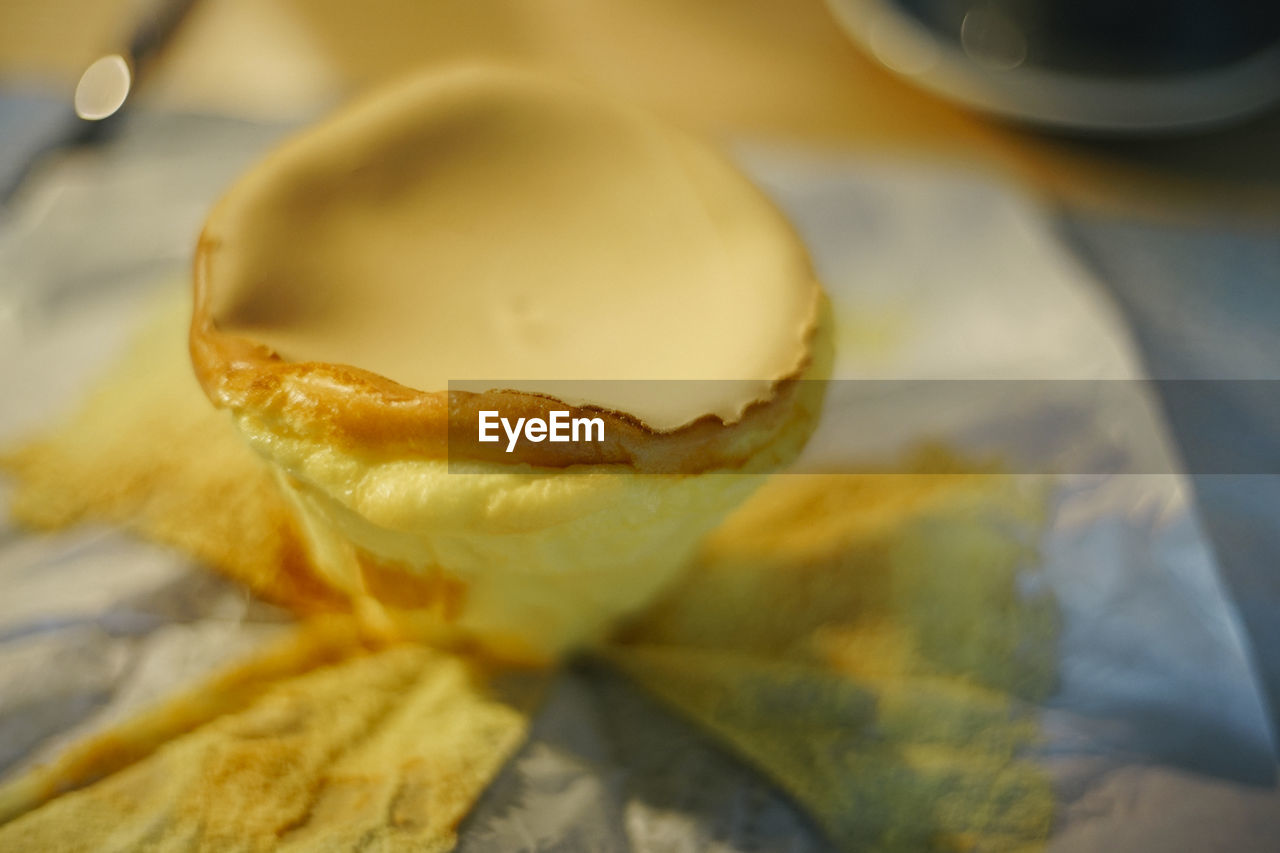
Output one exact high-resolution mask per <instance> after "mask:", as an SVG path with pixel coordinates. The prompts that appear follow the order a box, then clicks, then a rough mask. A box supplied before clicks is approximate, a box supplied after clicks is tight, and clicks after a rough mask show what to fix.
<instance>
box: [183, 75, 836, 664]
mask: <svg viewBox="0 0 1280 853" xmlns="http://www.w3.org/2000/svg"><path fill="white" fill-rule="evenodd" d="M829 350H830V322H829V319H828V312H827V308H826V302H825V298H824V296H823V294H822V292H821V288H820V287H819V285H818V284H817V282H816V280H815V277H814V275H813V272H812V269H811V266H810V263H809V260H808V258H807V255H806V253H805V251H804V248H803V246H802V244H801V243H800V241H799V240H798V239H797V237H796V236H795V234H794V232H793V231H792V229H791V227H790V226H789V224H788V223H787V222H786V220H785V219H784V217H783V216H782V215H781V214H780V213H779V212H778V211H777V210H776V209H775V208H774V207H773V205H772V204H771V203H770V202H769V201H768V200H767V199H766V198H765V197H764V195H763V194H761V193H760V192H759V191H758V190H757V189H756V188H755V187H754V186H752V184H751V183H750V182H749V181H747V180H746V179H745V178H744V177H743V176H742V175H741V174H740V173H739V172H738V171H737V170H736V169H735V168H734V167H733V166H732V165H731V164H729V163H728V162H727V161H726V160H725V159H724V158H722V157H721V156H720V155H718V154H717V153H715V152H714V151H712V150H711V149H710V148H708V147H707V146H705V145H703V144H702V143H700V142H698V141H696V140H695V139H693V138H691V137H689V136H687V135H685V134H683V133H681V132H680V131H677V130H675V129H672V128H669V127H667V126H665V125H663V124H662V123H660V122H658V121H656V120H655V119H653V118H651V117H649V116H648V115H646V114H644V113H643V112H641V111H639V110H636V109H634V108H632V107H629V106H626V105H623V104H619V103H616V102H614V101H612V100H610V99H607V98H604V97H602V96H600V95H597V94H594V93H591V92H589V91H587V90H584V89H581V88H578V87H576V86H574V85H571V84H568V83H563V82H558V81H553V80H549V79H546V78H544V77H541V76H538V75H535V74H531V73H527V72H522V71H516V70H511V69H502V68H491V67H474V68H465V69H458V70H453V71H449V72H444V73H438V72H437V73H434V74H430V75H427V76H423V77H420V78H417V79H414V80H412V81H409V82H408V83H405V84H403V85H401V86H399V87H397V88H395V89H393V90H389V91H386V92H384V93H382V94H380V95H376V96H374V97H372V98H370V99H368V100H365V101H363V102H361V103H359V104H357V105H355V106H353V107H350V108H348V109H347V110H345V111H344V112H341V113H340V114H338V115H337V116H335V117H334V118H331V119H330V120H328V121H326V122H324V123H322V124H320V125H319V126H317V127H316V128H314V129H311V130H309V131H307V132H305V133H303V134H302V135H300V136H299V137H297V138H295V139H294V140H292V141H291V142H288V143H286V144H285V145H284V146H282V147H281V148H280V149H278V150H277V151H276V152H275V153H273V154H272V155H270V156H269V157H268V158H267V159H266V160H265V161H263V163H261V164H260V165H259V166H257V167H256V168H255V169H253V170H252V171H250V172H249V173H248V174H247V175H245V176H244V177H243V178H242V179H241V180H240V181H239V182H238V183H237V184H236V185H235V186H234V187H233V188H232V189H231V190H230V191H229V192H228V194H227V195H226V196H225V197H224V198H223V199H222V201H221V202H220V203H219V204H218V205H217V206H216V207H215V209H214V210H213V212H212V213H211V215H210V217H209V219H208V221H207V223H206V225H205V228H204V230H203V232H202V235H201V237H200V241H199V244H198V247H197V251H196V259H195V303H194V312H193V318H192V326H191V354H192V360H193V363H194V365H195V370H196V374H197V376H198V378H199V380H200V383H201V385H202V386H203V388H204V389H205V391H206V393H207V394H208V395H209V397H210V399H211V400H212V401H213V402H214V403H215V404H216V405H218V406H221V407H223V408H226V409H229V410H231V412H232V413H233V415H234V419H235V422H236V424H237V426H238V427H239V429H240V431H241V432H242V433H243V434H244V436H245V437H246V438H247V439H248V441H249V443H250V444H251V445H252V446H253V447H254V448H255V449H256V450H258V451H259V452H260V453H261V454H262V455H263V456H264V457H266V458H267V459H268V460H269V461H270V462H271V463H272V464H273V466H274V470H275V471H276V472H277V474H278V478H279V480H280V482H281V484H282V486H283V488H284V491H285V493H286V494H287V495H288V496H289V497H290V499H291V500H292V502H293V504H294V506H295V508H296V510H297V512H298V514H299V517H300V520H301V522H302V527H303V528H304V531H305V534H306V537H307V540H308V545H309V548H310V550H311V555H312V559H313V560H314V562H315V563H316V565H317V567H318V568H319V569H320V570H321V571H322V572H323V573H324V574H325V576H326V577H327V578H328V580H329V581H330V582H331V583H333V584H334V585H335V586H337V587H338V588H340V589H342V590H344V591H345V592H347V593H348V594H350V595H352V596H354V597H357V598H358V599H359V600H360V601H361V602H362V606H364V607H365V608H367V609H368V610H369V611H370V612H371V613H375V614H377V615H378V617H379V618H382V617H384V616H388V615H389V616H391V617H392V619H391V621H392V622H394V623H398V624H401V625H411V626H412V627H413V628H414V629H415V630H429V631H439V632H443V633H444V634H445V635H447V636H448V637H458V638H465V639H474V640H477V641H479V642H480V643H481V644H483V645H484V646H485V647H487V648H488V649H490V650H492V651H495V652H497V653H499V654H501V655H503V656H505V657H515V658H520V659H532V660H545V659H548V658H550V657H552V656H554V655H556V654H559V653H561V652H563V651H566V650H568V649H571V648H573V647H575V646H577V645H580V644H582V643H585V642H589V641H591V640H592V639H594V638H596V637H598V636H599V635H600V634H601V633H602V632H603V631H604V630H606V629H607V627H608V626H609V625H610V624H611V623H612V622H613V621H614V620H615V619H616V618H617V617H618V616H619V615H621V614H624V613H627V612H629V611H631V610H633V609H634V608H636V607H637V606H639V605H640V604H643V603H644V602H645V601H647V600H648V599H650V598H651V597H652V596H653V595H654V594H655V593H656V592H657V591H658V590H659V589H661V588H662V587H663V586H664V585H665V584H666V583H667V582H668V581H669V580H670V579H671V578H672V577H673V576H674V575H675V574H676V573H677V572H678V571H679V569H680V567H681V566H682V565H683V564H684V563H685V562H686V561H687V558H688V556H689V554H690V553H691V551H692V549H693V548H694V546H695V545H696V543H697V541H698V540H699V538H700V537H701V536H702V535H703V534H704V533H705V532H706V531H707V530H709V529H710V528H711V527H713V526H714V525H715V524H716V523H717V522H718V521H719V520H720V519H721V518H722V517H723V516H724V514H725V513H727V512H728V511H729V510H730V509H731V508H732V507H733V506H734V505H736V504H737V503H738V502H739V501H741V500H742V499H743V498H744V497H745V496H746V495H747V494H749V493H750V491H751V490H752V489H753V488H754V487H755V486H756V485H757V484H758V481H759V478H760V477H761V476H763V475H764V474H766V473H767V472H769V471H771V470H774V469H776V468H777V467H779V466H780V465H783V464H785V463H786V462H787V461H789V460H790V459H792V458H793V457H794V456H795V455H796V454H797V453H798V452H799V450H800V448H801V447H802V446H803V444H804V442H805V440H806V439H807V437H808V434H809V432H810V431H811V430H812V427H813V424H814V422H815V420H816V417H817V414H818V410H819V408H820V403H821V397H822V387H821V382H820V381H816V380H821V379H823V378H825V376H826V373H827V371H828V369H829V365H830V352H829ZM585 380H590V381H585ZM558 411H559V412H567V413H569V414H570V415H571V416H572V417H578V416H581V417H583V418H585V419H587V420H590V421H592V422H593V423H594V422H596V421H598V423H599V424H600V426H601V431H602V433H603V435H602V436H600V437H599V438H600V440H582V441H573V442H552V441H542V440H540V439H539V438H538V437H536V435H535V434H533V433H531V432H529V431H528V430H526V432H525V433H524V434H523V436H517V437H514V438H513V439H512V440H510V441H508V440H506V439H505V438H503V439H502V440H497V441H495V440H492V437H490V438H489V440H486V439H485V436H484V435H482V434H481V431H480V430H478V429H477V428H476V427H477V423H478V422H479V418H480V416H481V413H484V412H493V413H500V415H501V417H504V418H507V419H509V421H510V422H512V423H517V422H518V419H519V418H525V419H526V421H525V422H526V423H527V422H528V421H529V419H533V418H539V419H542V420H544V421H548V420H551V419H552V416H553V413H554V412H558ZM521 437H522V438H523V439H524V440H518V439H519V438H521ZM592 438H593V439H594V438H595V436H592Z"/></svg>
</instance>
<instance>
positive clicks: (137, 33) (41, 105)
mask: <svg viewBox="0 0 1280 853" xmlns="http://www.w3.org/2000/svg"><path fill="white" fill-rule="evenodd" d="M194 5H195V0H142V2H138V3H134V4H133V7H132V12H133V17H132V18H131V20H130V21H129V24H128V26H127V27H126V28H125V32H126V33H127V36H126V37H125V39H123V41H124V42H125V44H124V45H123V46H122V49H121V50H120V51H118V52H115V53H109V54H106V55H104V56H101V57H99V58H98V59H96V60H94V62H92V63H91V64H90V65H89V66H88V67H87V68H86V69H85V70H84V72H83V73H82V74H81V76H80V80H79V82H78V83H77V85H76V89H75V94H74V98H73V101H72V103H71V104H66V103H64V102H62V101H61V100H60V99H51V98H40V97H33V96H31V95H29V94H26V95H18V94H5V95H2V96H0V97H2V98H3V100H2V101H0V106H3V108H4V112H5V113H7V114H8V118H7V121H5V120H4V116H0V128H4V126H5V125H6V124H8V125H10V126H11V127H10V128H6V129H5V130H6V133H5V136H6V141H5V145H4V149H5V150H4V152H3V155H0V206H4V205H7V204H8V203H9V201H10V199H11V198H12V197H13V195H14V193H16V192H17V191H18V188H19V187H21V186H22V184H23V182H24V181H25V180H26V179H27V176H28V175H29V174H30V173H31V171H32V169H34V168H35V166H36V164H37V163H38V162H39V161H40V160H41V159H42V158H43V157H44V156H45V155H47V154H49V153H50V152H52V151H56V150H59V149H63V148H68V147H73V146H80V145H92V144H95V143H97V142H98V141H100V140H102V139H105V138H106V137H107V136H108V135H109V134H110V131H111V128H112V126H113V125H114V124H115V122H116V121H117V120H118V119H119V118H120V114H121V112H122V110H123V109H124V106H125V104H126V103H127V102H128V99H129V95H130V94H131V93H132V91H133V90H134V89H135V88H136V87H137V83H138V81H139V80H140V79H142V78H143V77H144V76H145V75H146V74H147V73H148V72H149V71H150V69H151V67H152V65H153V61H154V59H155V58H156V56H157V55H158V54H159V52H160V50H161V49H162V48H163V47H164V46H165V44H167V43H168V42H169V40H170V38H171V37H172V36H173V34H174V33H175V32H176V31H177V29H178V27H179V25H180V24H181V23H182V21H183V20H184V19H185V18H186V15H187V13H188V12H189V11H190V10H191V7H192V6H194Z"/></svg>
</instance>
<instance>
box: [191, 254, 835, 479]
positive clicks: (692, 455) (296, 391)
mask: <svg viewBox="0 0 1280 853" xmlns="http://www.w3.org/2000/svg"><path fill="white" fill-rule="evenodd" d="M218 249H219V241H218V240H217V239H216V238H215V237H213V236H211V235H210V234H209V233H208V230H207V229H206V231H204V232H203V233H202V234H201V236H200V239H199V242H198V243H197V246H196V252H195V259H194V269H193V281H194V301H193V310H192V317H191V331H190V352H191V361H192V365H193V366H194V368H195V374H196V378H197V379H198V380H199V382H200V385H201V387H202V388H203V389H204V391H205V393H206V394H207V395H208V397H209V399H210V400H211V401H212V402H213V403H214V404H215V405H217V406H219V407H221V408H225V409H229V410H231V411H232V412H235V413H237V414H251V415H254V416H256V417H259V418H262V419H264V420H266V421H267V422H268V423H270V424H272V426H273V428H274V429H275V430H276V431H278V432H281V433H283V434H286V435H292V436H296V437H303V438H311V439H318V440H322V441H326V442H331V443H336V444H338V445H340V446H342V447H343V448H344V449H347V450H351V451H356V452H359V453H362V454H366V455H370V456H374V457H383V458H385V457H396V458H405V457H407V458H419V459H446V458H447V459H451V460H454V461H459V460H480V461H490V462H501V463H504V464H520V463H525V464H529V465H536V466H540V467H551V468H562V467H568V466H571V465H584V464H587V465H601V464H609V465H625V466H629V467H631V468H633V469H635V470H636V471H639V472H644V473H677V474H693V473H700V472H704V471H709V470H713V469H726V468H727V469H733V468H738V467H741V466H742V465H744V464H745V463H746V462H747V461H748V460H749V459H750V458H751V457H752V455H754V454H755V453H756V452H757V451H758V450H760V449H762V448H763V447H765V446H766V445H768V444H769V443H770V442H772V441H773V440H774V439H775V438H776V437H777V436H778V435H779V434H780V433H781V432H782V431H783V430H784V428H785V427H786V425H787V423H788V421H789V419H790V416H791V414H792V409H793V403H794V401H795V398H796V396H797V393H798V389H799V385H800V383H801V382H802V381H812V379H811V378H809V377H807V376H806V375H805V374H806V373H807V372H808V371H809V368H810V367H811V366H812V365H813V364H814V358H813V352H814V347H815V345H821V342H820V341H819V340H818V338H819V337H820V335H825V334H827V333H828V332H829V329H828V328H827V327H828V326H829V322H830V318H829V306H828V305H827V303H826V299H825V295H821V290H820V289H819V294H820V300H819V301H820V305H819V306H818V316H817V317H816V318H815V323H814V325H813V327H812V328H811V329H810V330H809V333H808V337H807V346H806V355H805V358H804V359H803V360H802V362H801V364H800V365H799V367H798V368H797V369H796V371H795V372H793V373H792V374H791V375H790V376H787V377H784V378H782V379H780V380H778V381H777V382H775V383H774V385H773V392H772V394H771V396H770V398H769V399H768V400H764V401H759V402H756V403H753V404H751V405H750V406H749V407H748V408H747V410H746V411H745V413H744V414H743V416H742V417H741V418H740V419H739V420H737V421H736V422H734V423H732V424H725V423H724V421H722V420H721V419H720V418H718V417H716V416H715V415H705V416H703V417H701V418H699V419H698V420H696V421H694V422H692V423H689V424H686V425H685V426H682V427H680V428H678V429H675V430H671V431H667V432H662V431H657V430H654V429H652V428H650V427H649V426H647V425H646V424H644V423H643V422H641V421H640V420H638V419H637V418H635V417H633V416H631V415H629V414H627V413H625V412H619V411H614V410H610V409H605V408H601V407H596V406H583V407H578V406H571V405H569V404H567V403H565V402H563V401H562V400H558V399H556V398H554V397H550V396H546V395H540V394H533V393H526V392H520V391H513V390H498V391H486V392H484V393H474V392H467V391H447V390H439V391H419V390H416V389H413V388H409V387H407V386H405V385H401V384H399V383H398V382H394V381H392V380H390V379H388V378H386V377H384V376H381V375H379V374H377V373H373V372H371V371H368V370H364V369H361V368H359V367H353V366H351V365H344V364H331V363H327V362H318V361H307V362H290V361H286V360H284V359H283V358H281V357H280V356H279V355H278V354H277V353H275V352H274V351H272V350H271V349H270V348H269V347H267V346H264V345H262V344H260V343H255V342H253V341H250V340H248V339H246V338H243V337H240V336H236V335H231V334H227V333H224V332H222V331H221V330H220V329H218V327H217V324H216V323H215V321H214V319H213V316H212V310H211V307H210V306H211V299H210V287H211V285H210V272H209V267H210V263H211V260H212V258H213V256H214V255H215V254H216V252H217V251H218ZM815 286H816V285H815ZM481 409H490V410H491V409H497V410H499V411H501V412H502V413H503V415H504V416H506V417H526V418H529V417H541V418H546V417H548V416H549V413H550V412H551V411H552V410H560V411H563V410H566V409H567V410H568V411H569V412H570V413H571V414H570V416H571V417H583V416H588V417H599V418H601V419H602V420H603V421H604V422H605V440H604V441H603V442H592V443H584V442H574V443H563V444H551V443H540V444H533V443H530V442H522V443H520V444H518V445H517V446H516V448H515V450H514V451H513V452H506V448H505V447H503V446H502V445H501V443H499V444H492V443H481V442H480V441H479V439H478V435H477V432H476V430H475V424H476V423H477V417H478V412H479V411H480V410H481Z"/></svg>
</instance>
